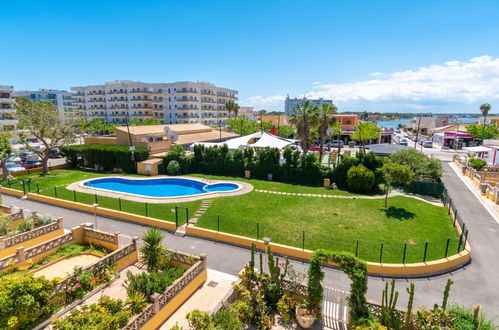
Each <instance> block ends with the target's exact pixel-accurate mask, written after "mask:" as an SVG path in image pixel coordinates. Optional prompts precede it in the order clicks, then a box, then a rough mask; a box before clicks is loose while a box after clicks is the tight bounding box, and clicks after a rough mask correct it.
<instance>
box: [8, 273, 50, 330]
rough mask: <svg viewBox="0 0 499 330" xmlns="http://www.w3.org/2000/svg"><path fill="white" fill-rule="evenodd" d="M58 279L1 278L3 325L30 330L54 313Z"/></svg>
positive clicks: (23, 276) (12, 275)
mask: <svg viewBox="0 0 499 330" xmlns="http://www.w3.org/2000/svg"><path fill="white" fill-rule="evenodd" d="M56 285H57V281H55V280H52V281H49V280H47V279H45V277H33V275H19V274H11V275H5V276H2V277H0V311H2V312H1V313H0V328H1V329H7V328H8V329H30V328H33V327H34V326H36V325H37V324H38V323H39V322H40V321H42V320H44V319H45V318H47V317H49V316H50V315H52V313H53V312H54V309H55V307H54V306H55V304H54V303H53V299H55V298H53V297H52V291H53V290H54V289H55V287H56Z"/></svg>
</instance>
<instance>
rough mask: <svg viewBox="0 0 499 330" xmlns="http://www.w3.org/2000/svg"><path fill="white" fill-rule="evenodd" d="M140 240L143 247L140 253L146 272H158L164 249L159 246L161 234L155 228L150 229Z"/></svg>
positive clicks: (161, 238)
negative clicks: (142, 242)
mask: <svg viewBox="0 0 499 330" xmlns="http://www.w3.org/2000/svg"><path fill="white" fill-rule="evenodd" d="M142 240H143V241H144V246H143V247H142V248H141V249H140V253H141V258H142V261H143V262H144V263H145V264H146V266H147V270H148V271H149V272H154V271H157V270H159V269H160V268H161V265H162V262H163V260H164V257H165V248H164V247H163V246H162V245H161V241H162V240H163V234H161V232H160V231H159V230H158V229H156V228H150V229H149V230H148V231H146V232H145V234H144V235H143V236H142Z"/></svg>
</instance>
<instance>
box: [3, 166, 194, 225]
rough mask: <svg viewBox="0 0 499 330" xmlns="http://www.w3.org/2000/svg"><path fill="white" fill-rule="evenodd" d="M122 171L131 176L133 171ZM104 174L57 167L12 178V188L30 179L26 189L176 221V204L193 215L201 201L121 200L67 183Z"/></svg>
mask: <svg viewBox="0 0 499 330" xmlns="http://www.w3.org/2000/svg"><path fill="white" fill-rule="evenodd" d="M119 175H127V176H130V174H119ZM103 176H110V174H106V173H95V172H90V171H81V170H55V171H51V172H50V174H48V175H46V176H40V175H39V174H31V175H23V176H20V177H17V178H16V180H13V181H11V182H10V187H11V188H13V189H18V190H23V185H22V184H21V181H20V180H22V179H31V182H30V184H29V185H28V184H25V190H26V192H28V191H31V192H34V193H37V192H38V191H39V192H40V194H41V195H45V196H50V197H57V198H61V199H65V200H69V201H76V202H79V203H84V204H93V203H98V204H99V205H100V206H101V207H104V208H108V209H113V210H121V211H123V212H129V213H133V214H138V215H145V216H149V217H152V218H157V219H160V220H167V221H172V222H175V213H174V212H172V209H173V208H174V207H175V206H183V207H187V208H188V209H189V216H192V215H193V214H194V213H195V212H196V211H197V210H198V209H199V207H200V205H201V201H200V200H199V201H194V202H186V203H161V204H158V203H147V205H146V203H140V202H134V201H129V200H124V199H122V200H121V201H120V200H119V199H117V198H112V197H106V196H98V195H94V194H87V193H82V192H76V191H73V190H68V189H66V186H67V185H69V184H71V183H73V182H76V181H81V180H85V179H91V178H97V177H103ZM134 176H138V175H134ZM0 183H1V184H2V186H5V187H8V186H9V183H8V182H6V181H2V182H0ZM179 221H180V224H183V223H185V210H183V209H179Z"/></svg>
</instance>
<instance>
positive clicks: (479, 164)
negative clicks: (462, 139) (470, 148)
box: [469, 158, 487, 171]
mask: <svg viewBox="0 0 499 330" xmlns="http://www.w3.org/2000/svg"><path fill="white" fill-rule="evenodd" d="M469 165H470V167H471V168H474V169H475V170H477V171H480V170H481V169H482V168H484V167H485V166H486V165H487V162H486V161H484V160H483V159H480V158H472V159H470V161H469Z"/></svg>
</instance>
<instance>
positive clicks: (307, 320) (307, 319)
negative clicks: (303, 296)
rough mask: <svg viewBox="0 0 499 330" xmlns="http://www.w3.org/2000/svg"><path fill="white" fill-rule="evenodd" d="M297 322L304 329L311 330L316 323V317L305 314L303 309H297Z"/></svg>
mask: <svg viewBox="0 0 499 330" xmlns="http://www.w3.org/2000/svg"><path fill="white" fill-rule="evenodd" d="M295 315H296V320H297V321H298V324H299V325H300V327H302V328H303V329H310V328H311V327H312V326H313V325H314V322H315V316H312V315H306V314H303V309H302V308H301V307H296V310H295Z"/></svg>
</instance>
